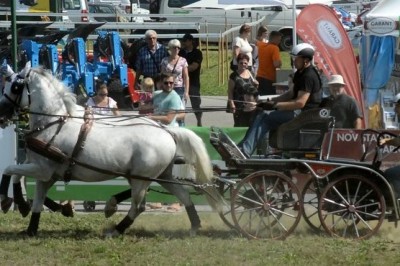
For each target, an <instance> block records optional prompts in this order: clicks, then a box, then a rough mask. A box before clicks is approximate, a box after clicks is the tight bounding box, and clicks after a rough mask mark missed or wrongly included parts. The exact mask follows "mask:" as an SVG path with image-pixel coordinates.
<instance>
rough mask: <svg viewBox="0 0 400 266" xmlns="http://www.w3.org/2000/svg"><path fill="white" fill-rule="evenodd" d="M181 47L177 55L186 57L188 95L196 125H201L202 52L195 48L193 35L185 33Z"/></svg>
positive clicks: (195, 43)
mask: <svg viewBox="0 0 400 266" xmlns="http://www.w3.org/2000/svg"><path fill="white" fill-rule="evenodd" d="M182 46H183V49H182V50H180V52H179V55H180V56H182V57H184V58H186V61H187V63H188V65H189V66H188V71H189V97H190V103H191V105H192V109H193V110H194V115H195V116H196V119H197V126H198V127H201V126H202V122H201V118H202V116H203V113H202V112H201V111H200V110H201V109H200V104H201V98H200V71H201V62H202V61H203V53H202V52H201V51H200V50H199V49H197V42H196V40H194V38H193V35H192V34H190V33H186V34H185V35H184V36H183V38H182Z"/></svg>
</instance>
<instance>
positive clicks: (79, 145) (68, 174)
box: [64, 107, 93, 183]
mask: <svg viewBox="0 0 400 266" xmlns="http://www.w3.org/2000/svg"><path fill="white" fill-rule="evenodd" d="M83 121H84V123H83V124H82V126H81V129H80V131H79V135H78V140H77V141H76V144H75V147H74V150H73V151H72V154H71V157H70V160H69V165H68V168H67V170H65V173H64V182H65V183H68V182H69V181H71V178H72V168H73V167H74V165H75V158H76V157H77V156H78V155H79V153H81V151H82V150H83V148H84V147H85V141H86V138H87V135H88V134H89V132H90V130H91V129H92V126H93V112H92V110H91V109H89V108H88V107H87V108H85V114H84V116H83Z"/></svg>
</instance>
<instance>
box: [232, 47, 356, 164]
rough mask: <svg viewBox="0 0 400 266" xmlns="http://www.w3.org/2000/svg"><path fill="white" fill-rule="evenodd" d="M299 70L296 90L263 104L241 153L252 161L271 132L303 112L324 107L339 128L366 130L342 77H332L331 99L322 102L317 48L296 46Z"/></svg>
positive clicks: (330, 86) (295, 83) (295, 76)
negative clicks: (314, 61)
mask: <svg viewBox="0 0 400 266" xmlns="http://www.w3.org/2000/svg"><path fill="white" fill-rule="evenodd" d="M291 55H292V57H293V60H294V64H295V67H296V69H297V71H296V73H295V75H294V77H293V86H292V87H291V88H290V89H289V91H288V92H287V93H285V94H283V95H281V96H278V97H275V98H273V99H272V100H270V101H267V102H262V103H260V104H259V106H260V107H262V108H263V109H264V110H274V111H272V112H262V113H260V114H259V115H258V116H257V117H256V118H255V121H254V123H253V124H252V125H251V126H250V128H249V129H248V131H247V132H246V135H245V137H244V139H243V140H242V141H241V142H240V143H239V145H238V146H239V149H241V151H242V153H243V154H244V155H245V156H246V157H250V156H251V154H252V153H253V152H254V150H255V149H256V147H257V143H258V142H259V141H260V140H261V139H262V138H263V137H264V136H265V134H267V132H269V131H270V130H274V129H277V128H278V127H279V126H280V125H282V124H284V123H286V122H288V121H291V120H292V119H293V118H294V117H295V116H296V114H298V113H299V111H300V110H299V109H301V111H304V110H309V109H313V108H316V107H323V108H329V109H330V112H331V113H330V115H331V116H333V117H335V126H336V127H338V128H355V129H360V128H362V118H363V115H362V112H361V110H360V108H359V106H358V105H357V102H356V100H355V99H354V98H353V97H351V96H349V95H346V94H345V93H344V87H345V85H346V84H345V82H344V80H343V77H342V76H341V75H332V77H331V79H330V81H329V82H328V86H329V91H330V96H329V97H327V98H324V99H322V101H321V97H322V89H321V87H322V82H321V79H320V76H319V74H318V71H317V70H316V68H315V67H314V66H313V64H312V59H313V56H314V48H313V47H312V46H311V45H309V44H306V43H302V44H299V45H297V46H295V47H294V48H293V50H292V52H291Z"/></svg>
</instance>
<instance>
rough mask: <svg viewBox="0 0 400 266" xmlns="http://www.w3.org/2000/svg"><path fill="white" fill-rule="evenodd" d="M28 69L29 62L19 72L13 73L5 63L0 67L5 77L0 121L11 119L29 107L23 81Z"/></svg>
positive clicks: (0, 106)
mask: <svg viewBox="0 0 400 266" xmlns="http://www.w3.org/2000/svg"><path fill="white" fill-rule="evenodd" d="M30 68H31V65H30V62H28V63H27V64H26V65H25V68H24V69H23V70H22V71H21V72H19V73H14V71H13V70H12V69H11V67H10V66H9V65H8V64H7V63H6V62H3V64H2V65H1V67H0V72H1V74H2V75H3V76H4V77H5V82H4V87H3V90H2V96H1V98H0V121H4V120H7V119H9V118H11V117H12V116H13V114H14V113H16V112H19V111H20V110H22V109H25V108H26V107H27V106H28V105H29V93H28V91H26V90H24V88H25V80H24V79H25V76H26V75H27V73H29V71H30ZM24 91H25V93H24Z"/></svg>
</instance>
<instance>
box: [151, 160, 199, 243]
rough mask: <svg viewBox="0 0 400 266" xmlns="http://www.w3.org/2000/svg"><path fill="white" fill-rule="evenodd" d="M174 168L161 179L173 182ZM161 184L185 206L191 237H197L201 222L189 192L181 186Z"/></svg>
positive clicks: (166, 170) (162, 175)
mask: <svg viewBox="0 0 400 266" xmlns="http://www.w3.org/2000/svg"><path fill="white" fill-rule="evenodd" d="M172 167H173V165H171V167H168V168H167V169H165V171H164V172H163V173H162V174H161V175H160V177H159V178H160V179H164V180H172V179H173V176H172ZM159 183H160V184H161V186H162V187H164V188H165V189H166V190H168V191H169V192H170V193H171V194H173V195H175V196H176V197H177V198H178V200H179V201H180V202H181V203H182V204H183V205H185V209H186V213H187V215H188V217H189V221H190V224H191V229H190V235H191V236H195V235H196V234H197V231H198V229H199V228H200V227H201V222H200V217H199V215H198V213H197V211H196V208H195V207H194V204H193V201H192V199H191V198H190V194H189V191H188V190H187V189H185V188H184V187H183V186H182V185H180V184H173V183H166V182H162V181H161V182H159Z"/></svg>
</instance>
